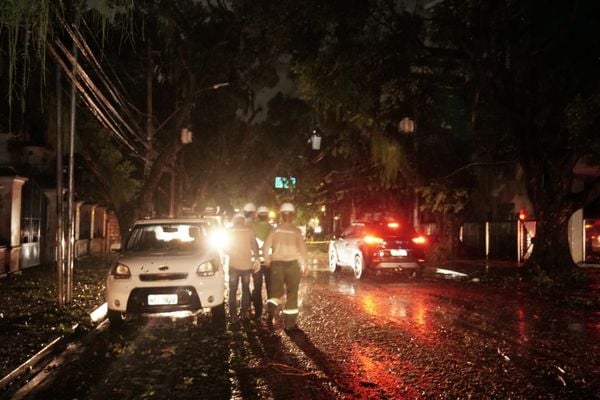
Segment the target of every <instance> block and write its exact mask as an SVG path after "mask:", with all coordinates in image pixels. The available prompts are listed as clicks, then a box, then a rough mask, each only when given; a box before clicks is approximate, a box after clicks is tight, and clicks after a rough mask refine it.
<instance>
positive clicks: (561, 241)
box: [525, 157, 582, 277]
mask: <svg viewBox="0 0 600 400" xmlns="http://www.w3.org/2000/svg"><path fill="white" fill-rule="evenodd" d="M529 161H530V163H529V168H526V169H525V173H526V175H527V178H528V179H527V181H528V185H527V186H528V192H529V196H530V198H531V200H532V202H533V205H534V211H535V218H536V234H535V238H534V245H533V252H532V254H531V258H530V259H529V260H528V261H527V263H526V265H525V268H526V269H528V270H530V271H532V272H534V273H536V274H539V273H541V272H545V273H546V274H547V275H549V276H555V277H558V276H565V275H570V274H571V273H572V272H573V271H574V268H575V267H576V264H575V262H574V261H573V257H572V256H571V248H570V246H569V234H568V229H569V218H570V216H571V215H572V214H573V212H574V211H575V210H576V209H577V208H579V207H581V206H582V205H581V204H578V202H576V201H575V198H576V195H575V194H574V193H572V182H573V165H574V163H573V162H569V160H568V158H566V157H565V158H563V159H562V160H558V159H556V160H553V161H554V162H553V163H551V162H548V161H544V160H543V159H542V160H540V159H530V160H529Z"/></svg>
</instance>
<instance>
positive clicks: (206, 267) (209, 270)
mask: <svg viewBox="0 0 600 400" xmlns="http://www.w3.org/2000/svg"><path fill="white" fill-rule="evenodd" d="M218 270H219V264H217V263H216V262H215V261H207V262H203V263H202V264H200V265H198V269H196V274H197V275H198V276H212V275H214V274H215V273H216V272H217V271H218Z"/></svg>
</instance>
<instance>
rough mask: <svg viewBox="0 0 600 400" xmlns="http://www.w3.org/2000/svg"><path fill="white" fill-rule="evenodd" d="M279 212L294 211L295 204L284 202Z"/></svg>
mask: <svg viewBox="0 0 600 400" xmlns="http://www.w3.org/2000/svg"><path fill="white" fill-rule="evenodd" d="M279 212H281V213H293V212H296V209H295V208H294V205H293V204H292V203H283V204H282V205H281V208H279Z"/></svg>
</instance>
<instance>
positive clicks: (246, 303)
mask: <svg viewBox="0 0 600 400" xmlns="http://www.w3.org/2000/svg"><path fill="white" fill-rule="evenodd" d="M251 274H252V270H251V269H244V270H242V269H236V268H233V267H231V266H229V315H231V320H232V321H234V322H235V321H237V319H238V313H237V290H238V285H239V282H240V280H241V281H242V306H241V315H242V318H244V316H245V315H246V314H247V313H248V311H250V275H251Z"/></svg>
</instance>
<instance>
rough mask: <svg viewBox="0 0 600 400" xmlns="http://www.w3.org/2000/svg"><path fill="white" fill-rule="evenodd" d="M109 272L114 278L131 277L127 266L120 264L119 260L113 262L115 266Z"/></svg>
mask: <svg viewBox="0 0 600 400" xmlns="http://www.w3.org/2000/svg"><path fill="white" fill-rule="evenodd" d="M110 274H111V275H112V276H113V277H114V278H115V279H129V278H131V271H130V270H129V267H128V266H127V265H125V264H121V263H119V262H118V263H116V264H115V266H114V267H113V268H112V270H111V271H110Z"/></svg>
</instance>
